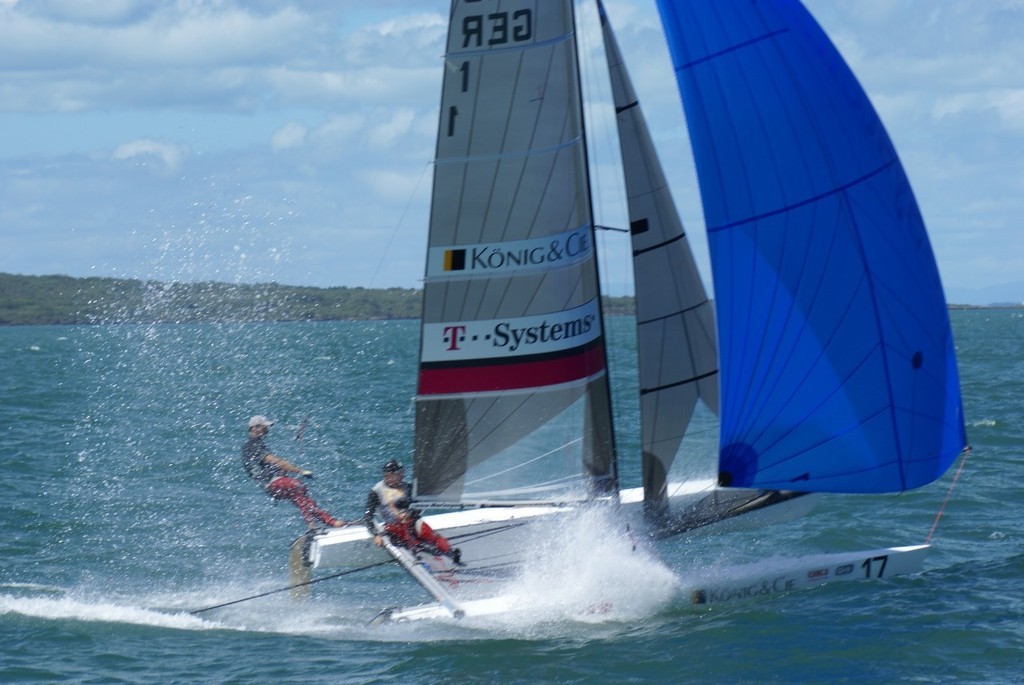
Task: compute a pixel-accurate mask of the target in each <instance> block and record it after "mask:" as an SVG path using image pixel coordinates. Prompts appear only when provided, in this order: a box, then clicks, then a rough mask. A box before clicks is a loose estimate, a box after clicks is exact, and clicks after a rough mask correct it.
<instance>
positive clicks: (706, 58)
mask: <svg viewBox="0 0 1024 685" xmlns="http://www.w3.org/2000/svg"><path fill="white" fill-rule="evenodd" d="M783 33H789V28H788V27H787V28H784V29H779V30H778V31H772V32H771V33H766V34H764V35H763V36H757V37H756V38H751V39H750V40H745V41H743V42H742V43H737V44H736V45H731V46H729V47H727V48H726V49H724V50H719V51H718V52H712V53H711V54H710V55H704V56H703V57H701V58H700V59H695V60H693V61H691V62H687V63H686V64H681V65H679V66H678V67H676V71H677V72H680V71H683V70H685V69H689V68H690V67H695V66H697V65H698V64H703V63H704V62H710V61H711V60H713V59H718V58H719V57H721V56H723V55H728V54H729V53H730V52H736V51H738V50H742V49H743V48H748V47H750V46H751V45H755V44H756V43H760V42H761V41H765V40H770V39H772V38H774V37H776V36H778V35H781V34H783Z"/></svg>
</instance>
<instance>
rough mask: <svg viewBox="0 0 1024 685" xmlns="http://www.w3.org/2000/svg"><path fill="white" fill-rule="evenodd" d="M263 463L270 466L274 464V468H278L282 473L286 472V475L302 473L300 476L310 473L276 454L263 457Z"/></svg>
mask: <svg viewBox="0 0 1024 685" xmlns="http://www.w3.org/2000/svg"><path fill="white" fill-rule="evenodd" d="M263 461H265V462H267V463H268V464H273V465H274V466H276V467H277V468H279V469H281V470H282V471H284V472H286V473H300V474H306V473H309V471H306V470H305V469H300V468H299V467H298V466H296V465H295V464H293V463H291V462H290V461H287V460H285V459H282V458H281V457H279V456H277V455H276V454H268V455H266V456H264V457H263Z"/></svg>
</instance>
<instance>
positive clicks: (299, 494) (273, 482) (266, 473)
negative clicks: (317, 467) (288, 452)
mask: <svg viewBox="0 0 1024 685" xmlns="http://www.w3.org/2000/svg"><path fill="white" fill-rule="evenodd" d="M273 425H274V422H273V421H271V420H270V419H268V418H267V417H266V416H263V415H260V414H257V415H256V416H253V417H252V418H250V419H249V439H248V440H247V441H246V443H245V446H244V447H242V466H244V467H245V472H246V473H248V474H249V476H250V477H251V478H252V479H253V480H255V481H256V482H258V483H259V484H260V485H262V486H263V489H264V490H266V492H267V494H268V495H270V496H271V497H273V498H274V499H277V500H287V501H289V502H291V503H292V504H294V505H295V506H296V507H298V508H299V513H300V514H302V518H303V520H305V521H306V525H307V526H309V529H310V530H315V529H316V528H318V527H320V526H328V527H331V528H339V527H341V526H344V525H346V523H345V521H342V520H341V519H336V518H334V517H333V516H331V515H330V514H328V513H327V512H326V511H324V510H323V509H321V508H320V507H319V506H318V505H317V503H316V502H314V501H313V498H312V497H310V496H309V491H308V490H307V489H306V486H305V485H303V484H302V482H300V481H298V480H296V479H295V478H292V475H299V476H302V477H303V478H312V477H313V474H312V472H310V471H305V470H303V469H300V468H299V467H298V466H295V465H294V464H292V463H291V462H288V461H286V460H284V459H282V458H281V457H279V456H277V455H275V454H272V453H271V451H270V449H269V448H268V447H267V443H266V442H265V441H264V437H265V436H266V435H267V433H269V432H270V427H271V426H273Z"/></svg>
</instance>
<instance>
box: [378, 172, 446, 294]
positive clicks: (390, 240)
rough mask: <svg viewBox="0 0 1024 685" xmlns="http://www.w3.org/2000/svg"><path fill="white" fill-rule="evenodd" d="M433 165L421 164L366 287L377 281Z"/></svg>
mask: <svg viewBox="0 0 1024 685" xmlns="http://www.w3.org/2000/svg"><path fill="white" fill-rule="evenodd" d="M433 165H434V162H433V161H430V162H427V163H426V164H425V165H424V166H423V170H422V171H421V172H420V177H419V178H418V179H416V186H415V187H414V188H413V189H412V193H410V194H409V200H408V201H407V202H406V203H405V209H403V210H402V216H400V217H398V223H396V224H395V228H394V230H393V231H391V236H390V237H389V238H388V244H387V245H386V246H385V247H384V252H383V253H382V254H381V256H380V261H379V262H377V268H376V269H374V270H373V276H371V277H370V285H369V286H367V287H370V288H372V287H374V284H375V283H376V282H377V275H378V274H380V270H381V268H382V267H383V266H384V261H385V260H386V259H387V258H388V254H389V253H390V252H391V246H392V245H393V244H394V242H395V236H397V235H398V229H400V228H401V227H402V224H403V223H404V222H405V217H406V215H407V214H408V213H409V208H410V207H412V201H413V200H414V199H416V194H417V193H418V192H419V190H420V184H421V183H423V177H424V176H425V175H426V174H427V169H429V168H430V167H432V166H433Z"/></svg>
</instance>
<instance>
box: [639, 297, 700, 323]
mask: <svg viewBox="0 0 1024 685" xmlns="http://www.w3.org/2000/svg"><path fill="white" fill-rule="evenodd" d="M710 301H711V300H708V299H705V300H703V301H701V302H698V303H697V304H695V305H693V306H692V307H686V308H685V309H679V310H677V311H674V312H672V313H671V314H665V315H664V316H656V317H654V318H653V319H644V320H643V321H638V322H637V324H636V325H637V326H644V325H646V324H649V323H656V322H658V321H664V320H665V319H671V318H672V317H673V316H679V315H680V314H686V313H687V312H692V311H694V310H697V309H700V308H701V307H703V306H704V305H706V304H707V303H708V302H710Z"/></svg>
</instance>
